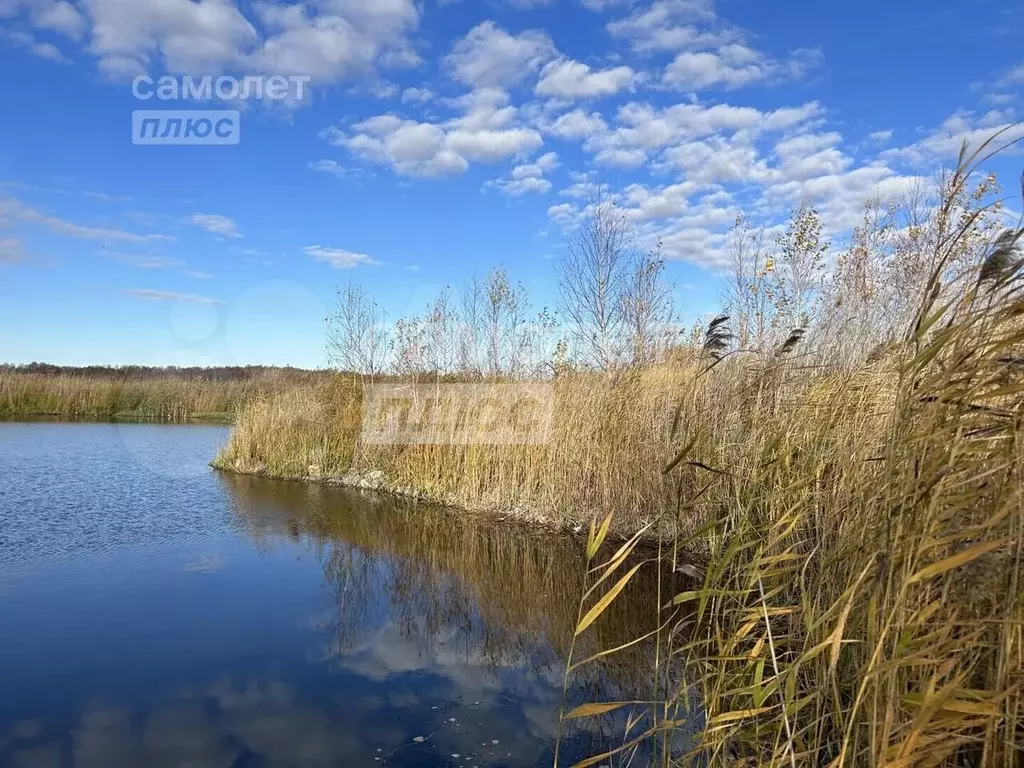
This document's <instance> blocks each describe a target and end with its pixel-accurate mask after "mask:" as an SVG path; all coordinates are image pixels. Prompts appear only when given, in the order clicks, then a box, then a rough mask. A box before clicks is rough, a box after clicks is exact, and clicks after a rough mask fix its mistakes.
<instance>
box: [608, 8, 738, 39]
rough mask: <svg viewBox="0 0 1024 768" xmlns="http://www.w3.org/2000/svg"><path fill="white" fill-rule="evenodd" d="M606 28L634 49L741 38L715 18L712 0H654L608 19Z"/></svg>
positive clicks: (734, 30)
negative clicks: (637, 8) (618, 16)
mask: <svg viewBox="0 0 1024 768" xmlns="http://www.w3.org/2000/svg"><path fill="white" fill-rule="evenodd" d="M608 31H609V32H611V34H612V35H614V36H615V37H620V38H623V39H625V40H628V41H629V42H630V43H631V45H632V46H633V48H634V49H635V50H637V51H672V50H682V49H684V48H688V49H700V48H705V49H706V48H714V47H718V46H721V45H725V44H728V43H732V42H739V41H740V40H741V39H742V34H741V32H740V31H739V30H737V29H735V28H734V27H732V26H730V25H728V24H725V23H723V22H722V21H721V20H720V19H719V18H718V17H717V15H716V14H715V10H714V2H713V0H655V2H653V3H651V4H650V5H649V6H647V7H645V8H641V9H639V10H637V11H636V12H634V13H633V14H631V15H630V16H628V17H626V18H623V19H617V20H616V21H612V22H610V23H609V24H608Z"/></svg>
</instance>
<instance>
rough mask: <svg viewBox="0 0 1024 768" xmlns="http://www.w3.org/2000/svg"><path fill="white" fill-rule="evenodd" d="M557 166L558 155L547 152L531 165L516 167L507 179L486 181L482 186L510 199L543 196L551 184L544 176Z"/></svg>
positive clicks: (525, 164)
mask: <svg viewBox="0 0 1024 768" xmlns="http://www.w3.org/2000/svg"><path fill="white" fill-rule="evenodd" d="M558 165H559V163H558V155H557V154H555V153H554V152H548V153H547V154H544V155H541V156H540V157H538V158H537V159H536V160H535V161H533V162H532V163H524V164H522V165H517V166H516V167H515V168H513V169H512V171H511V172H510V173H509V175H508V177H507V178H501V179H495V180H493V181H488V182H487V183H486V184H485V185H484V186H485V187H489V188H493V189H497V190H499V191H500V192H502V193H504V194H506V195H511V196H512V197H521V196H522V195H525V194H528V193H530V192H537V193H540V194H543V193H545V192H547V191H548V190H549V189H551V182H550V181H548V180H547V179H546V178H544V176H545V174H547V173H550V172H551V171H553V170H555V169H556V168H557V167H558Z"/></svg>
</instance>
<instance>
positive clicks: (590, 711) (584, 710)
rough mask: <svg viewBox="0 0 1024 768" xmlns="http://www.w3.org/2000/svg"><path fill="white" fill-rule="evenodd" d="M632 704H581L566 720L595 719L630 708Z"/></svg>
mask: <svg viewBox="0 0 1024 768" xmlns="http://www.w3.org/2000/svg"><path fill="white" fill-rule="evenodd" d="M631 703H632V702H629V701H602V702H595V703H593V704H581V705H580V706H578V707H576V709H574V710H573V711H572V712H570V713H569V714H567V715H566V716H565V719H566V720H571V719H572V718H574V717H594V716H596V715H603V714H604V713H605V712H611V711H613V710H616V709H620V708H622V707H625V706H628V705H629V704H631Z"/></svg>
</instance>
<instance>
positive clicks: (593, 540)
mask: <svg viewBox="0 0 1024 768" xmlns="http://www.w3.org/2000/svg"><path fill="white" fill-rule="evenodd" d="M614 514H615V513H614V512H609V513H608V516H607V517H606V518H605V519H604V522H603V523H601V527H600V528H599V529H598V530H597V533H596V534H595V533H594V522H593V521H591V522H590V541H588V542H587V560H588V561H590V560H593V559H594V555H596V554H597V551H598V550H599V549H601V545H602V544H604V538H605V536H607V535H608V527H609V526H610V525H611V524H612V517H613V516H614Z"/></svg>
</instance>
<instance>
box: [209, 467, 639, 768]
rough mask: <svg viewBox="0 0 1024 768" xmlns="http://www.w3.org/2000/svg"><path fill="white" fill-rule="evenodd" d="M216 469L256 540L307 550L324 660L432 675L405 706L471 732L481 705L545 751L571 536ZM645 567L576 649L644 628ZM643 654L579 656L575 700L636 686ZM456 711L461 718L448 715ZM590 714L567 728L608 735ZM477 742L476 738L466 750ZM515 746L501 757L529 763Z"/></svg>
mask: <svg viewBox="0 0 1024 768" xmlns="http://www.w3.org/2000/svg"><path fill="white" fill-rule="evenodd" d="M222 482H224V483H225V484H226V485H227V486H228V487H230V488H231V492H232V493H231V496H232V498H233V499H234V500H235V502H236V503H235V507H234V508H235V510H236V515H237V517H238V519H239V520H240V521H241V523H242V524H243V525H245V526H246V529H247V531H248V533H249V535H251V536H252V537H253V539H254V540H255V541H257V542H259V543H260V546H262V547H266V548H268V549H269V548H273V547H274V546H279V545H280V544H281V542H287V544H288V545H300V546H311V547H313V548H315V549H316V551H317V553H318V557H319V559H320V561H321V563H322V565H323V569H324V579H325V588H326V589H328V590H330V591H331V593H332V597H333V604H332V609H331V610H330V611H329V612H328V613H327V614H325V615H324V616H322V617H320V620H321V624H320V628H321V629H322V630H323V631H324V636H325V643H326V644H325V647H324V649H323V657H322V658H323V660H325V661H328V662H330V663H332V664H334V665H337V666H338V667H341V668H344V669H346V670H348V671H350V672H354V673H355V674H357V675H359V676H360V677H363V678H367V679H373V680H380V681H390V682H391V683H393V684H397V685H402V681H403V680H408V679H409V678H410V676H413V677H415V676H416V675H422V676H425V677H433V678H435V679H434V682H433V683H432V684H431V685H430V686H429V687H427V688H420V689H419V690H414V691H411V692H407V693H405V694H404V696H405V697H406V699H407V701H408V703H409V705H410V707H412V708H413V709H416V708H417V707H419V708H423V706H424V705H427V704H429V705H430V706H431V711H433V712H436V711H438V710H440V711H442V713H443V714H447V715H448V716H447V718H442V719H441V720H440V727H441V728H442V730H444V729H445V728H446V727H447V726H446V725H445V724H446V723H451V722H456V723H460V722H462V721H464V723H465V727H466V728H467V730H469V731H470V732H471V733H473V732H474V728H473V727H472V723H473V722H474V721H479V719H480V718H481V717H483V718H484V719H488V720H490V721H491V725H490V726H488V727H491V728H492V729H493V728H494V727H500V728H501V729H502V730H503V731H504V733H502V734H501V735H502V736H504V737H505V738H506V739H507V740H508V742H511V743H513V744H518V745H520V746H521V745H523V744H524V743H526V742H528V741H532V742H536V744H537V745H538V746H542V748H541V749H540V752H539V754H538V755H537V757H538V758H541V757H543V756H545V755H546V754H548V752H549V750H550V746H551V744H552V742H553V740H554V734H555V721H556V718H555V716H556V712H557V708H558V704H559V701H560V697H561V686H562V678H563V673H564V666H565V659H566V655H567V651H568V648H569V643H570V641H571V639H572V634H573V628H574V627H575V624H576V621H577V618H578V599H579V595H580V594H582V591H583V589H584V579H585V578H586V563H585V559H584V556H583V552H582V545H581V542H580V541H579V540H578V539H575V538H572V537H566V536H555V535H552V534H551V533H548V532H539V531H536V530H531V529H529V528H524V527H522V526H518V525H512V524H495V522H494V521H493V520H489V519H472V518H469V519H467V518H466V517H465V516H464V515H462V514H459V513H453V512H449V511H444V510H437V509H433V508H431V507H429V506H424V505H417V504H415V503H412V502H405V501H402V500H395V499H392V498H390V497H384V496H378V495H374V494H361V493H358V492H355V491H349V490H343V489H338V488H333V487H330V486H321V485H305V484H293V483H267V482H265V481H261V480H258V479H253V478H246V477H238V476H232V475H225V476H223V477H222ZM651 580H652V576H651V574H650V573H646V572H644V571H641V575H640V577H639V578H637V579H636V580H635V581H634V582H631V583H630V585H629V586H628V587H627V589H626V590H625V591H624V592H623V593H622V595H621V597H620V599H619V600H618V601H616V602H615V603H614V604H613V605H612V606H611V608H609V610H608V611H607V612H606V614H605V615H604V616H602V618H601V620H600V621H598V622H597V623H596V624H595V625H594V627H593V629H592V630H591V631H590V632H588V633H587V634H586V635H584V636H583V637H581V638H580V639H579V640H578V641H577V647H576V653H577V656H576V658H577V659H579V658H584V657H586V656H588V655H590V654H592V653H594V652H596V651H598V650H601V649H605V648H611V647H615V646H618V645H621V644H623V643H625V642H626V641H627V640H630V639H632V638H634V637H636V636H637V634H640V633H643V632H645V631H646V630H647V628H648V625H649V622H650V620H651V617H652V616H653V615H654V614H653V612H652V610H651V608H652V606H653V605H654V604H655V599H656V590H655V585H654V584H653V583H651ZM649 653H650V646H649V645H648V646H645V645H640V646H635V647H633V648H632V649H630V650H628V651H626V652H623V653H621V654H618V655H616V656H613V657H608V658H607V660H606V662H605V663H603V664H601V665H593V666H589V667H584V668H583V669H582V670H580V671H579V672H578V673H577V674H575V675H574V676H573V678H572V685H571V689H570V693H569V701H570V703H572V702H577V701H580V700H594V699H601V700H607V699H609V698H612V697H616V696H629V697H631V698H635V697H637V696H638V695H640V691H642V690H644V688H645V686H644V682H645V676H646V675H647V674H648V668H649V662H648V659H649ZM467 703H470V704H471V706H472V708H467ZM516 710H518V711H516ZM481 712H483V713H485V714H484V715H481V714H480V713H481ZM459 714H463V717H462V718H461V721H460V718H459V717H455V718H454V720H453V716H454V715H459ZM434 719H435V720H436V718H434ZM498 723H500V724H501V725H500V726H498ZM590 725H591V728H590V730H589V731H582V732H580V733H577V734H575V735H574V736H573V737H572V738H573V739H574V743H575V748H576V750H582V751H587V750H595V749H597V748H599V747H600V748H604V747H606V745H607V743H608V739H609V738H610V737H612V736H614V735H615V733H616V728H618V727H619V725H620V724H618V723H615V722H611V721H606V722H605V723H604V724H603V725H604V726H605V727H604V728H600V726H601V723H600V721H597V722H596V723H591V724H590ZM462 727H463V725H462V724H460V725H459V728H462ZM480 727H483V725H482V724H480ZM484 730H486V728H485V729H484ZM476 735H480V734H476ZM483 735H484V736H485V737H486V735H487V734H486V733H484V734H483ZM485 742H486V738H485V739H484V741H483V742H481V744H484V743H485ZM508 742H506V743H508ZM474 745H475V742H474V741H473V738H472V737H471V738H470V746H469V747H462V748H461V749H464V750H465V749H469V750H472V749H473V746H474ZM474 754H475V753H474ZM519 758H520V759H516V760H511V759H509V756H506V757H505V758H504V759H505V762H503V763H502V764H507V765H513V764H516V765H518V764H523V765H530V764H532V759H530V758H529V756H527V755H519Z"/></svg>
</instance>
